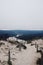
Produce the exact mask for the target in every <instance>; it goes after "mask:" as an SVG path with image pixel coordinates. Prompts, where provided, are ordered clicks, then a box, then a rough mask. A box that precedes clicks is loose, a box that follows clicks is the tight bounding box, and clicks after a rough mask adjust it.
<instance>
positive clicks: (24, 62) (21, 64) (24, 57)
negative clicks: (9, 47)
mask: <svg viewBox="0 0 43 65" xmlns="http://www.w3.org/2000/svg"><path fill="white" fill-rule="evenodd" d="M26 46H27V49H26V50H22V51H21V52H19V53H17V54H16V59H17V60H16V61H15V65H36V60H37V59H38V57H40V54H39V53H36V48H35V47H34V46H30V45H26Z"/></svg>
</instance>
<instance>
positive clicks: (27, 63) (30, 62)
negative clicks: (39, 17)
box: [0, 40, 41, 65]
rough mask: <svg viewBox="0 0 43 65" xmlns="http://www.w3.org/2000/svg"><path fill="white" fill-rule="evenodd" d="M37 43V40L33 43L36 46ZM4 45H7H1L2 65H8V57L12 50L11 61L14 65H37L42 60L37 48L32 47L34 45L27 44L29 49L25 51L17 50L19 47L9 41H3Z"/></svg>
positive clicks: (0, 64) (0, 62) (0, 56)
mask: <svg viewBox="0 0 43 65" xmlns="http://www.w3.org/2000/svg"><path fill="white" fill-rule="evenodd" d="M2 41H3V40H2ZM36 41H37V40H36ZM36 41H35V40H34V41H33V42H34V44H35V42H36ZM39 41H40V40H39ZM0 42H1V41H0ZM33 42H32V43H33ZM37 42H38V41H37ZM40 42H41V41H40ZM2 43H5V44H4V45H1V47H0V65H3V64H4V65H8V63H7V62H8V58H9V57H8V52H9V50H10V60H11V62H12V65H37V64H36V63H37V59H38V58H41V54H40V53H37V52H36V48H35V46H34V45H33V46H31V44H32V43H31V44H27V43H26V44H25V45H26V47H27V49H26V50H24V49H23V48H22V49H21V51H19V48H16V46H17V45H15V44H13V45H12V44H11V43H10V42H8V41H3V42H2ZM38 43H39V42H38Z"/></svg>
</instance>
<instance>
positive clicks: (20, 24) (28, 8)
mask: <svg viewBox="0 0 43 65" xmlns="http://www.w3.org/2000/svg"><path fill="white" fill-rule="evenodd" d="M6 29H7V30H9V29H10V30H11V29H12V30H13V29H14V30H18V29H19V30H43V0H0V30H6Z"/></svg>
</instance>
